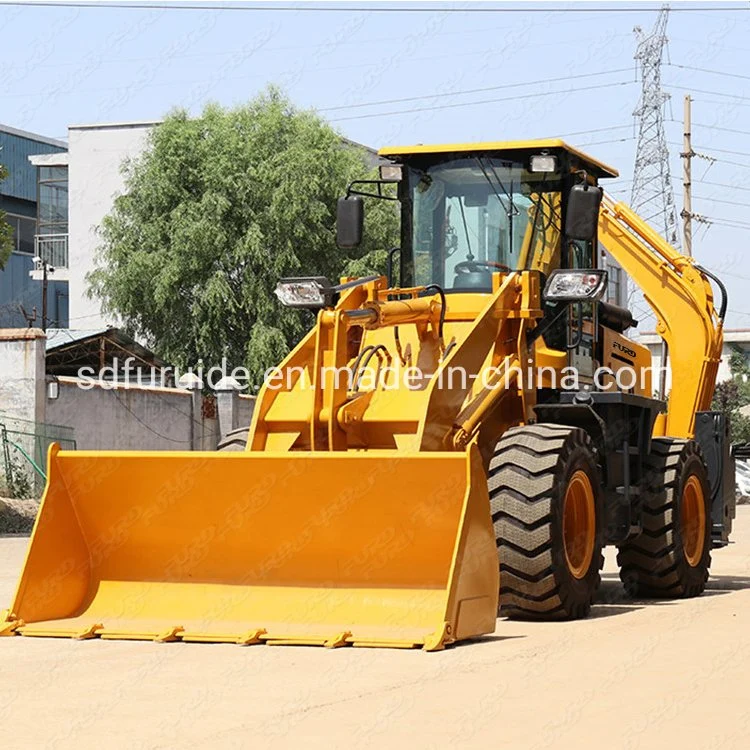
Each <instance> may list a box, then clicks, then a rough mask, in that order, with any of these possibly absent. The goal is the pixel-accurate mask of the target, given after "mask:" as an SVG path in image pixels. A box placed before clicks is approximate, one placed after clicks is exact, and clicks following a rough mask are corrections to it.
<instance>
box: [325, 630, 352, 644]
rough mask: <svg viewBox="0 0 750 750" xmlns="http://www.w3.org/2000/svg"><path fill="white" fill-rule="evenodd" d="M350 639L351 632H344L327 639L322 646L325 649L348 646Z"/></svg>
mask: <svg viewBox="0 0 750 750" xmlns="http://www.w3.org/2000/svg"><path fill="white" fill-rule="evenodd" d="M351 637H352V634H351V631H349V630H345V631H344V632H343V633H339V634H338V635H335V636H334V637H333V638H329V639H328V640H327V641H326V642H325V643H324V644H323V645H324V646H325V647H326V648H339V647H340V646H348V645H349V639H350V638H351Z"/></svg>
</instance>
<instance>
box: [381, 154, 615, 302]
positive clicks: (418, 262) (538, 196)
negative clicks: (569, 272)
mask: <svg viewBox="0 0 750 750" xmlns="http://www.w3.org/2000/svg"><path fill="white" fill-rule="evenodd" d="M379 154H380V156H381V157H385V158H386V159H388V160H389V161H390V162H391V163H392V164H393V166H392V167H389V166H386V167H384V168H382V169H381V173H385V174H386V175H391V177H398V178H399V179H398V182H397V184H398V188H397V190H398V198H399V200H400V202H401V206H402V221H401V227H402V230H401V232H402V236H401V263H400V270H401V279H400V283H401V285H402V286H412V285H414V286H426V285H428V284H437V285H439V286H440V287H442V288H443V289H444V290H445V291H446V292H491V291H492V274H493V273H496V272H498V271H500V272H503V271H505V272H508V271H512V270H523V269H526V270H538V271H541V272H542V273H543V274H545V276H546V275H548V274H549V273H550V272H551V271H552V270H554V269H557V268H595V267H596V252H595V247H596V238H595V237H594V238H593V239H591V240H585V241H582V240H568V239H566V232H565V229H566V228H565V226H564V217H565V212H566V204H567V196H568V192H569V191H570V189H571V188H572V186H573V185H575V184H576V183H580V182H581V181H582V180H584V179H585V180H586V181H587V182H589V183H590V184H593V185H596V184H597V182H598V179H599V178H600V177H616V176H617V174H618V173H617V171H616V170H614V169H612V168H611V167H608V166H606V165H605V164H602V163H601V162H598V161H596V160H595V159H593V158H591V157H589V156H586V155H585V154H583V153H582V152H580V151H578V150H577V149H574V148H572V147H571V146H568V145H567V144H566V143H564V142H563V141H561V140H557V139H554V140H553V139H550V140H540V141H520V142H507V143H479V144H470V145H445V146H411V147H393V148H384V149H382V150H381V151H380V152H379Z"/></svg>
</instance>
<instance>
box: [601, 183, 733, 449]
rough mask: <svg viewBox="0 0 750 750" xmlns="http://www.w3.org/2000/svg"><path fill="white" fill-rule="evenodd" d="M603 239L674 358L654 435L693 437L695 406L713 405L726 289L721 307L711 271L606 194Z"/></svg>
mask: <svg viewBox="0 0 750 750" xmlns="http://www.w3.org/2000/svg"><path fill="white" fill-rule="evenodd" d="M599 241H600V242H601V243H602V245H604V247H605V248H606V249H607V250H608V251H609V253H610V254H611V255H612V257H613V258H614V259H615V260H616V261H617V262H618V263H619V264H620V265H621V266H622V268H623V269H625V272H626V273H627V274H628V276H630V277H631V278H632V279H633V280H634V281H635V283H636V285H637V286H638V287H639V288H640V289H641V290H642V292H643V296H644V297H645V299H646V301H647V302H648V304H649V306H650V307H651V309H652V310H653V311H654V314H655V315H656V332H657V333H658V334H659V336H661V338H662V339H663V340H664V342H665V343H666V345H667V351H668V356H669V357H670V359H671V371H672V387H671V391H670V393H669V396H668V398H667V412H666V415H660V416H659V418H657V421H656V424H655V425H654V435H655V436H658V435H669V436H670V437H684V438H691V437H693V436H694V434H695V414H696V412H700V411H706V410H707V409H709V408H710V405H711V399H712V398H713V393H714V385H715V383H716V372H717V369H718V366H719V361H720V358H721V348H722V344H723V325H724V321H723V317H724V312H725V308H726V294H725V293H724V297H725V299H724V301H723V303H722V305H721V310H720V311H719V312H717V310H716V308H715V306H714V298H713V292H712V289H711V284H710V282H709V280H708V273H707V272H706V271H704V270H703V269H701V268H700V266H698V265H696V264H695V263H694V262H693V259H692V258H688V257H686V256H684V255H682V254H681V253H679V252H678V251H677V250H675V249H674V248H673V247H672V246H671V245H670V244H669V243H668V242H666V240H664V239H663V238H662V237H661V236H660V235H659V234H657V232H655V231H654V230H653V229H652V228H651V227H650V226H649V225H648V224H646V222H644V221H643V220H642V219H641V218H639V217H638V216H637V214H635V212H633V211H632V210H631V209H630V208H628V206H626V205H625V204H624V203H621V202H620V203H615V202H614V201H613V200H612V199H611V198H610V197H609V196H608V195H605V196H604V198H603V200H602V205H601V209H600V214H599ZM722 292H724V290H723V288H722ZM665 366H666V362H664V361H663V362H662V367H665Z"/></svg>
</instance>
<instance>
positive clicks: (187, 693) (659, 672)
mask: <svg viewBox="0 0 750 750" xmlns="http://www.w3.org/2000/svg"><path fill="white" fill-rule="evenodd" d="M735 528H736V533H735V540H736V544H734V545H732V546H731V547H729V548H727V549H724V550H719V551H717V552H715V553H714V565H713V572H714V576H713V577H712V579H711V581H710V583H709V586H708V590H707V592H706V593H705V595H704V596H702V597H700V598H699V599H691V600H684V601H676V602H656V603H654V602H651V603H646V602H634V601H629V600H627V599H625V598H624V595H623V592H622V588H621V586H620V584H619V582H618V580H617V574H616V568H615V566H614V558H613V556H612V555H611V554H610V555H608V557H607V564H606V566H605V576H604V583H603V586H602V591H601V595H600V601H599V603H598V604H597V605H596V606H595V607H594V610H593V614H592V616H591V617H590V618H589V619H588V620H585V621H582V622H571V623H549V624H546V623H542V624H529V623H517V622H509V621H505V620H499V621H498V623H497V632H496V634H495V636H493V637H491V638H485V639H482V640H481V641H478V642H475V643H471V644H467V645H462V646H459V647H454V648H451V649H448V650H446V651H444V652H440V653H424V652H422V651H397V650H380V649H374V650H371V649H353V648H349V649H346V648H345V649H338V650H334V651H329V650H326V649H322V648H309V647H308V648H305V647H269V646H251V647H247V648H243V647H240V646H231V645H200V644H190V645H189V644H180V643H173V644H156V643H143V642H123V641H120V642H117V641H100V640H94V641H69V640H53V639H37V638H21V637H16V638H0V674H2V677H3V680H2V684H3V690H2V693H0V726H2V728H3V733H4V736H5V737H6V742H7V743H10V744H12V745H13V746H15V747H19V748H27V747H49V748H56V747H59V748H89V747H92V748H93V747H101V748H108V749H109V748H120V747H122V748H129V749H131V750H134V749H136V748H206V747H221V748H223V747H234V748H248V747H258V748H267V747H268V748H277V747H279V748H286V747H300V748H302V747H304V748H326V749H327V750H330V749H331V748H347V750H348V749H354V748H357V749H358V748H368V747H377V748H386V747H387V748H389V749H392V748H401V747H408V748H447V747H452V748H453V747H472V748H474V747H476V748H497V747H508V748H518V749H519V750H533V749H535V748H556V749H558V748H560V749H562V750H567V748H576V749H577V750H579V749H580V748H589V747H590V748H649V749H650V748H671V747H680V748H683V749H684V750H692V748H696V750H697V749H700V750H709V749H710V748H716V750H719V748H721V750H731V749H732V748H737V749H738V750H744V749H745V748H747V747H750V710H748V702H749V699H750V696H749V695H748V693H747V692H746V691H748V692H750V681H749V680H748V675H749V674H750V647H748V644H747V643H745V641H746V640H747V639H748V634H749V633H750V507H748V506H744V507H741V508H739V509H738V517H737V520H736V526H735ZM26 541H27V540H26V539H25V538H24V537H5V538H0V602H1V603H2V606H5V605H6V602H8V603H9V601H10V598H11V595H12V589H13V586H14V585H15V580H16V576H17V574H18V571H19V568H20V565H21V562H22V557H23V553H24V549H25V545H26Z"/></svg>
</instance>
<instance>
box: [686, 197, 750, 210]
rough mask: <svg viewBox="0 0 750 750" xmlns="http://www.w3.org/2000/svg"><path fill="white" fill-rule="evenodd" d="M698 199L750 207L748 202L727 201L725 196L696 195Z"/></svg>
mask: <svg viewBox="0 0 750 750" xmlns="http://www.w3.org/2000/svg"><path fill="white" fill-rule="evenodd" d="M693 197H694V198H695V199H696V200H700V201H713V202H714V203H724V204H725V205H727V206H740V207H742V208H750V204H748V203H738V202H737V201H727V200H724V199H723V198H709V197H708V196H707V195H694V196H693Z"/></svg>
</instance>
